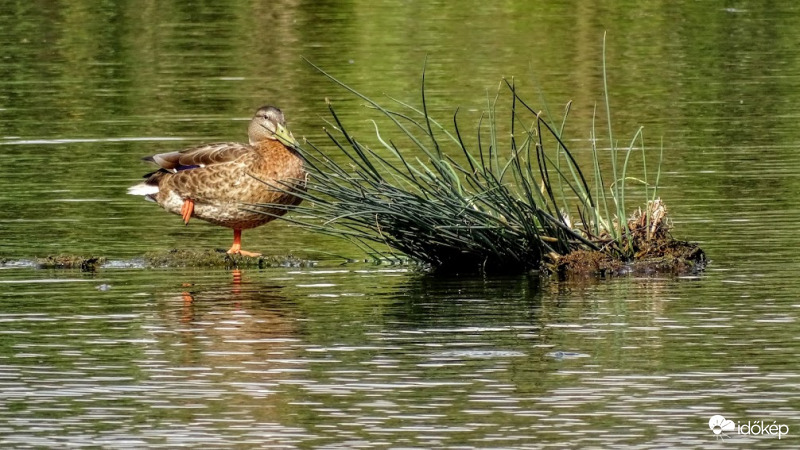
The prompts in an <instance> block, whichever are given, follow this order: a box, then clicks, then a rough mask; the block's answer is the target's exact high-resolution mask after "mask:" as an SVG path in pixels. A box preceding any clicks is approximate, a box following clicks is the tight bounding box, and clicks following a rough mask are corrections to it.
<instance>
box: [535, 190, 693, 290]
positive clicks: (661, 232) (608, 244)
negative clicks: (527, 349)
mask: <svg viewBox="0 0 800 450" xmlns="http://www.w3.org/2000/svg"><path fill="white" fill-rule="evenodd" d="M671 228H672V225H671V223H670V221H669V220H668V218H667V208H666V206H664V204H663V203H662V202H661V200H655V201H653V202H650V203H649V204H648V208H647V211H642V210H641V209H639V210H638V211H636V213H634V214H633V216H632V217H631V218H630V219H628V221H627V229H626V231H625V233H626V234H625V237H624V238H623V239H618V240H613V239H611V238H610V237H608V236H603V237H601V238H598V239H596V242H597V244H598V246H599V248H600V250H585V249H580V250H575V251H573V252H570V253H568V254H566V255H563V256H553V257H551V262H550V263H549V264H547V265H546V270H547V271H549V272H550V273H554V274H556V275H558V276H559V277H561V278H568V277H570V276H583V277H585V276H601V277H603V276H615V275H626V274H635V275H647V274H658V273H671V274H676V275H682V274H696V273H699V272H701V271H703V270H704V269H705V267H706V264H707V262H708V261H707V259H706V254H705V252H703V250H702V249H701V248H700V247H699V246H698V245H697V244H694V243H691V242H686V241H681V240H677V239H675V238H673V237H672V235H671V234H670V229H671ZM623 255H633V257H625V256H623Z"/></svg>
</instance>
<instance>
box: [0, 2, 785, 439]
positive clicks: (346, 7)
mask: <svg viewBox="0 0 800 450" xmlns="http://www.w3.org/2000/svg"><path fill="white" fill-rule="evenodd" d="M640 3H641V2H621V1H613V2H601V3H597V2H592V1H578V2H569V3H567V2H564V3H563V4H559V5H554V4H552V2H541V3H540V2H513V1H512V2H501V3H486V2H457V3H456V2H452V3H445V2H416V1H410V2H403V3H400V4H397V3H394V2H343V3H333V2H331V3H327V2H325V3H316V2H285V3H281V2H272V3H267V2H239V1H229V2H213V3H212V2H206V3H200V4H193V5H183V4H180V2H159V3H155V2H143V3H142V2H111V1H106V2H89V1H70V2H34V3H30V2H29V3H25V4H23V3H19V2H17V3H7V4H5V5H4V6H3V14H0V44H2V45H0V74H1V75H2V76H0V160H2V168H1V169H0V174H2V176H1V177H0V257H2V258H5V259H7V260H10V261H12V262H14V261H21V260H23V261H24V260H26V259H29V258H32V257H37V256H46V255H51V254H57V253H69V254H83V255H87V256H89V255H96V256H106V257H109V258H111V259H113V260H117V261H127V260H128V259H130V258H136V257H138V256H141V255H142V254H144V253H146V252H150V251H165V250H168V249H171V248H193V249H203V248H227V247H228V246H229V245H230V239H231V236H230V231H229V230H226V229H222V228H219V227H214V226H211V225H208V224H203V223H199V222H192V223H191V224H190V225H189V226H188V227H184V226H182V224H181V222H180V218H179V217H178V216H173V215H169V214H167V213H164V212H163V211H162V210H161V209H159V208H158V207H157V206H156V205H154V204H152V203H147V202H144V201H142V200H141V199H140V198H135V197H132V196H127V195H125V189H126V188H127V186H129V185H131V184H133V183H135V182H137V181H138V179H139V177H140V176H141V175H142V174H143V173H144V172H145V171H146V170H147V169H148V167H147V165H146V164H144V163H143V162H141V161H140V158H141V157H142V156H146V155H148V154H152V153H155V152H159V151H165V150H171V149H178V148H182V147H185V146H191V145H194V144H198V143H203V142H213V141H227V140H238V141H243V140H244V139H245V126H246V123H247V120H249V117H250V116H251V115H252V112H253V111H254V110H255V108H257V107H258V106H260V105H262V104H274V105H277V106H279V107H280V108H282V109H283V111H284V112H285V114H286V116H287V120H288V122H289V126H290V128H291V129H292V131H293V133H294V134H295V136H298V137H299V136H306V137H307V138H308V139H309V140H311V141H313V142H315V143H324V142H325V138H324V133H323V131H322V127H323V126H325V125H326V123H325V119H326V118H327V117H328V115H327V111H326V106H325V102H324V100H325V98H329V99H331V100H332V101H333V102H334V104H335V105H336V107H337V110H338V111H339V112H340V114H341V115H342V117H343V118H344V119H345V120H347V121H348V123H351V124H352V127H353V129H354V130H356V132H357V133H358V134H359V136H364V137H365V138H368V137H371V136H372V133H373V131H372V128H371V126H372V125H371V124H370V123H369V122H367V121H366V120H365V118H366V115H365V111H364V109H363V108H362V106H361V104H362V103H363V102H361V101H359V100H357V99H355V98H354V97H353V96H351V95H349V94H347V93H346V92H345V91H343V90H341V89H339V88H337V87H336V86H334V85H333V84H332V83H330V82H329V81H327V80H325V79H324V78H323V77H321V76H320V75H319V74H318V73H317V72H315V71H314V70H313V69H311V68H310V67H309V66H308V65H307V64H306V63H304V62H303V61H302V59H301V56H302V57H305V58H307V59H309V60H311V61H313V62H314V63H315V64H317V65H319V66H321V67H323V68H325V69H326V70H328V71H330V72H331V73H333V74H335V75H336V76H338V77H340V78H341V79H343V80H344V81H346V82H348V83H350V84H352V85H354V86H356V87H357V88H359V89H360V90H362V91H364V92H365V93H367V94H369V95H372V96H375V97H381V96H382V95H383V94H386V95H390V96H393V97H396V98H399V99H401V100H403V101H408V102H412V103H415V104H418V103H419V96H418V92H419V82H420V74H421V71H422V66H423V63H424V61H425V59H426V58H427V80H426V82H427V87H428V95H429V97H428V100H429V107H430V109H431V111H433V113H434V114H435V115H437V116H438V117H441V118H442V120H443V121H445V122H446V121H448V120H449V118H450V117H451V116H452V114H453V112H454V110H455V108H456V107H460V111H461V112H460V113H459V114H460V115H463V120H465V122H464V125H462V127H464V128H463V129H470V126H471V127H472V128H473V129H474V124H475V123H477V119H478V117H479V114H480V111H481V110H483V109H484V108H485V105H486V102H487V96H488V97H490V98H491V97H493V96H494V94H495V92H496V91H497V86H498V85H499V83H500V82H501V80H502V78H503V77H508V78H511V77H514V79H515V81H516V83H517V85H518V86H520V87H521V89H523V91H524V93H525V96H526V97H527V98H529V99H531V101H532V102H534V103H536V104H537V105H538V107H541V108H544V107H545V105H544V103H542V101H541V100H540V95H539V91H541V93H542V97H543V98H544V99H545V100H546V106H547V109H548V110H550V112H551V113H553V115H555V116H558V115H560V111H561V109H562V108H563V105H564V104H565V103H566V102H567V101H569V100H573V102H574V103H573V111H572V114H571V122H570V125H569V128H568V137H569V139H570V140H569V142H570V144H571V145H572V150H573V151H574V152H576V154H577V155H578V157H579V158H583V159H585V158H586V156H587V151H588V140H587V139H588V137H589V129H590V127H591V118H592V109H593V107H594V105H595V103H598V104H601V102H602V92H603V89H602V83H603V79H602V72H601V70H600V61H601V58H600V56H601V51H602V36H603V32H604V31H607V32H608V48H607V64H608V70H609V91H610V94H611V106H612V115H613V121H614V129H615V138H616V139H619V140H620V142H622V143H627V141H628V140H629V139H630V138H631V137H632V135H633V133H634V132H635V131H636V129H637V127H638V126H639V125H644V127H645V128H644V133H645V140H646V142H647V144H648V147H649V148H651V149H654V150H656V149H658V148H659V147H660V146H661V142H662V140H663V147H664V162H663V165H662V178H661V185H662V186H661V196H662V198H663V199H664V200H665V201H666V203H667V205H668V206H669V207H670V213H671V216H672V218H673V220H674V223H675V230H674V234H675V235H676V236H677V237H679V238H685V239H691V240H695V241H698V242H700V243H701V245H702V246H703V248H704V249H705V250H706V252H707V253H708V255H709V257H710V259H711V261H712V262H711V265H710V266H709V268H708V270H707V271H706V272H705V273H704V274H702V275H700V276H697V277H684V278H675V277H659V278H644V279H638V278H621V279H614V280H586V281H584V282H580V283H574V282H573V283H557V282H554V281H546V280H540V279H538V278H536V277H525V276H522V277H510V278H482V277H475V278H466V277H461V278H434V277H431V276H428V275H424V274H419V273H414V272H410V271H408V270H406V269H405V268H403V267H379V266H372V265H368V264H342V262H343V258H342V257H349V256H358V255H359V253H358V251H357V250H356V249H355V248H353V247H352V245H351V244H349V243H347V242H342V241H337V240H333V239H331V238H326V237H320V236H317V235H313V234H309V233H306V232H300V231H299V230H297V229H295V228H293V227H291V226H289V225H288V224H286V223H273V224H269V225H267V226H265V227H263V228H260V229H256V230H252V231H248V232H246V233H245V234H244V242H245V246H246V247H247V248H249V249H252V250H259V251H262V252H264V253H266V254H270V255H286V254H289V253H292V254H294V255H296V256H298V257H300V258H306V259H314V260H317V261H318V264H317V265H316V266H315V267H311V268H288V267H287V268H272V269H264V270H255V269H253V270H244V271H242V272H241V273H239V274H234V273H232V272H229V271H221V270H142V269H126V268H116V269H115V268H105V269H101V270H100V271H99V272H97V273H94V274H87V273H81V272H77V271H74V272H73V271H46V270H34V269H30V268H27V267H15V266H14V265H13V264H12V265H11V266H5V267H3V268H0V445H1V446H3V447H4V448H6V447H7V448H34V447H36V448H41V447H67V446H70V447H92V448H96V447H108V448H125V447H130V448H142V447H162V448H175V447H181V446H183V447H208V448H218V447H238V448H247V447H258V448H263V447H284V448H285V447H302V448H312V447H314V448H316V447H345V448H360V447H369V448H375V447H378V448H382V447H481V448H483V447H495V448H497V447H515V448H519V447H527V448H544V447H592V446H594V447H604V448H607V447H620V446H630V447H636V448H655V447H658V448H663V447H670V446H676V447H678V446H680V447H703V448H708V447H711V448H713V447H714V446H718V447H719V448H723V447H726V446H729V445H730V444H739V445H744V446H745V447H748V448H753V447H764V448H767V447H769V448H772V447H786V448H794V447H796V446H797V444H796V442H797V441H796V438H795V435H797V433H800V407H798V405H800V370H798V366H797V361H798V356H800V355H799V353H800V343H799V342H798V336H800V329H799V328H798V324H797V323H798V312H799V311H800V301H798V294H800V282H798V280H797V276H796V274H797V273H798V268H799V267H798V266H800V264H799V263H798V259H797V257H796V254H797V249H798V248H799V247H800V238H798V233H797V225H796V224H797V223H798V220H799V219H800V210H798V207H797V206H796V202H795V197H796V196H797V195H798V193H800V183H798V181H797V176H796V175H797V174H798V173H800V157H799V156H798V155H800V153H798V151H797V148H798V144H800V130H798V127H797V118H798V117H799V116H800V106H798V105H800V76H799V75H798V74H800V52H798V50H797V49H798V48H800V37H798V34H797V33H796V30H798V29H800V28H799V27H800V8H798V7H796V6H794V5H793V4H789V3H787V4H782V3H781V4H772V3H768V4H761V3H757V2H728V3H724V4H712V3H701V2H647V3H646V4H644V5H642V4H640ZM603 119H604V118H603ZM470 124H472V125H470ZM715 414H721V415H723V416H725V417H726V418H728V419H731V420H733V421H734V422H737V421H738V422H743V423H746V422H747V421H757V420H763V421H765V422H767V423H769V424H772V423H773V421H775V422H776V423H778V424H785V425H787V426H788V427H789V430H790V431H789V435H788V436H784V437H782V439H780V440H778V439H777V437H773V436H769V435H767V436H759V437H753V436H743V435H740V434H738V433H737V432H736V431H733V432H727V434H728V436H729V438H728V441H727V442H717V438H716V436H715V435H714V434H713V433H712V432H711V430H710V429H709V426H708V420H709V418H710V417H711V416H713V415H715Z"/></svg>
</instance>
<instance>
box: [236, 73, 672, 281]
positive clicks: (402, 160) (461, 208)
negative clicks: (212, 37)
mask: <svg viewBox="0 0 800 450" xmlns="http://www.w3.org/2000/svg"><path fill="white" fill-rule="evenodd" d="M309 64H311V63H309ZM311 65H312V66H313V67H314V68H315V69H316V70H318V71H320V72H321V73H322V74H323V75H324V76H326V77H327V78H329V79H330V80H332V81H333V82H335V83H336V84H338V85H340V86H341V87H343V88H344V89H346V90H347V91H349V92H350V93H351V94H353V95H355V96H357V97H359V98H360V99H362V100H363V101H365V102H366V104H367V106H368V107H369V108H370V109H371V110H372V111H373V113H374V114H376V119H378V120H382V121H383V122H382V123H384V124H386V123H388V126H386V125H383V126H382V125H379V123H378V120H372V125H373V128H374V133H375V136H374V139H372V146H370V145H368V144H366V143H365V142H364V141H362V140H361V139H357V138H356V137H355V136H353V135H352V134H351V132H350V131H349V130H348V127H347V126H346V125H345V124H344V123H343V121H342V120H341V117H340V115H339V114H338V113H337V112H336V110H335V108H334V106H333V105H332V104H331V103H330V102H328V108H329V110H330V114H331V122H330V125H331V126H330V127H329V128H326V130H325V132H326V134H327V136H328V138H329V139H330V141H331V143H332V145H329V146H326V147H324V148H323V147H319V146H317V145H315V144H313V143H311V142H308V141H306V142H305V143H304V145H299V144H296V143H295V144H296V147H297V148H298V150H299V151H300V152H301V153H302V155H303V157H304V158H305V161H306V166H307V169H308V172H309V178H308V183H307V188H306V190H304V191H302V192H297V191H294V190H293V191H292V192H293V193H294V194H295V195H297V196H299V197H301V198H302V199H303V200H304V201H303V203H302V204H301V205H299V206H296V207H286V206H280V205H253V206H252V207H253V208H254V209H256V210H261V211H265V213H267V212H266V208H267V207H270V208H275V207H279V208H285V209H291V210H293V211H294V213H293V214H291V215H288V216H283V217H284V219H286V220H289V221H291V222H294V223H296V224H299V225H301V226H303V227H305V228H308V229H311V230H314V231H316V232H320V233H325V234H329V235H334V236H339V237H342V238H346V239H349V240H351V241H352V242H354V243H355V244H356V245H357V246H359V247H360V248H362V249H363V250H364V251H366V252H367V253H369V254H370V255H372V256H373V257H374V258H376V259H390V260H392V259H402V258H405V257H410V258H412V259H413V260H416V261H419V262H421V263H423V264H424V265H426V266H429V267H431V268H434V269H438V270H445V271H492V272H509V271H513V272H519V271H528V270H533V269H536V268H538V267H540V265H541V263H542V262H543V261H545V260H546V259H548V258H549V259H553V258H554V257H557V256H558V255H565V254H567V253H569V252H571V251H573V250H576V249H591V250H600V249H601V248H602V249H604V250H606V251H609V250H608V249H613V251H615V252H617V253H618V254H619V256H620V257H621V258H632V256H633V255H632V254H630V252H631V251H632V246H631V245H626V240H629V239H630V237H629V233H627V228H626V227H624V226H619V223H622V224H626V219H625V217H626V215H625V208H624V206H625V204H624V201H625V199H624V194H625V180H626V179H627V178H626V177H627V171H628V166H629V162H630V156H631V153H632V152H633V150H634V148H635V147H634V144H635V143H637V142H638V143H639V144H641V142H642V140H643V137H642V133H641V129H640V130H639V131H638V132H637V133H636V134H635V136H634V138H633V140H632V141H631V145H630V146H629V147H628V148H627V150H625V159H624V162H623V164H622V166H621V168H620V170H619V172H618V170H617V169H618V168H617V161H616V159H617V152H618V149H617V148H616V146H615V145H614V141H613V140H612V141H611V142H612V146H611V150H610V156H611V159H612V176H613V182H612V183H611V185H610V189H609V191H608V193H606V190H605V188H604V180H603V173H602V171H601V169H600V167H601V166H600V162H599V160H600V159H601V155H600V152H599V151H598V149H597V147H596V135H595V131H594V128H593V129H592V136H591V142H592V156H593V167H592V169H593V172H594V173H593V178H594V188H593V189H592V188H590V183H589V182H588V181H587V178H586V176H585V175H584V172H583V169H582V168H581V167H580V166H579V165H578V163H577V161H576V159H575V158H574V157H573V154H572V152H571V151H570V150H569V148H568V147H567V145H566V144H565V142H564V140H563V139H562V133H563V130H564V124H565V122H566V120H567V116H568V113H569V107H567V108H566V109H565V114H564V117H563V119H562V121H561V125H560V126H559V127H555V126H554V125H552V124H551V123H549V122H548V121H547V120H545V118H544V117H543V116H542V114H541V113H539V112H538V111H536V110H535V109H534V108H532V107H531V106H530V105H529V104H528V103H527V102H526V101H525V100H524V99H523V98H522V97H521V96H520V94H519V93H518V90H517V88H516V86H515V83H514V81H513V80H504V82H503V86H502V87H503V89H501V90H500V91H498V94H497V96H495V97H494V98H490V99H487V109H486V112H485V113H484V114H483V115H482V116H481V119H480V121H479V123H478V127H477V135H476V136H475V137H474V138H473V139H472V140H469V141H470V142H471V144H468V143H467V141H468V139H465V137H464V136H465V135H464V133H463V130H462V128H461V127H460V125H459V118H458V110H456V111H455V113H454V114H453V116H452V124H451V125H445V124H443V123H440V122H439V121H437V120H436V119H434V118H433V117H432V116H431V115H430V114H429V112H428V102H427V98H426V92H425V73H424V70H423V75H422V84H421V106H420V107H414V106H411V105H409V104H406V103H404V102H401V101H399V100H396V99H390V103H391V106H384V105H383V104H381V103H378V102H377V101H375V100H373V99H371V98H369V97H367V96H366V95H364V94H362V93H360V92H358V91H357V90H355V89H354V88H352V87H350V86H348V85H347V84H345V83H343V82H341V81H339V80H338V79H336V78H335V77H333V76H332V75H330V74H328V73H327V72H325V71H324V70H322V69H320V68H319V67H317V66H314V65H313V64H311ZM604 73H605V65H604ZM606 90H607V87H606ZM502 92H505V94H503V98H507V99H508V100H509V102H510V108H509V109H508V113H509V114H510V116H509V117H508V119H509V120H510V122H509V124H510V131H511V133H510V138H509V139H508V140H507V141H505V140H504V139H501V131H500V129H499V128H498V121H499V120H505V119H500V118H499V117H498V101H500V99H501V93H502ZM606 111H607V114H608V113H609V112H610V108H609V107H608V97H607V96H606ZM471 132H473V133H474V132H475V130H472V131H471ZM505 133H507V129H505ZM608 134H609V139H611V132H610V121H609V133H608ZM390 135H391V137H390ZM504 141H505V142H504ZM503 148H505V150H503ZM640 148H641V151H642V155H644V153H645V152H644V146H643V144H642V145H640ZM643 165H644V158H643ZM645 169H646V167H645ZM659 174H660V171H659ZM642 181H643V182H644V183H646V177H644V180H642ZM273 188H275V186H273ZM277 188H279V189H285V190H290V189H292V186H291V185H290V183H286V184H285V185H283V186H279V187H277ZM653 192H654V193H653V198H655V189H653ZM598 200H599V204H598ZM610 203H612V204H613V207H612V208H609V204H610ZM572 218H579V222H577V223H572ZM620 218H621V219H620ZM609 244H611V245H609ZM626 249H628V250H626ZM626 251H627V253H626Z"/></svg>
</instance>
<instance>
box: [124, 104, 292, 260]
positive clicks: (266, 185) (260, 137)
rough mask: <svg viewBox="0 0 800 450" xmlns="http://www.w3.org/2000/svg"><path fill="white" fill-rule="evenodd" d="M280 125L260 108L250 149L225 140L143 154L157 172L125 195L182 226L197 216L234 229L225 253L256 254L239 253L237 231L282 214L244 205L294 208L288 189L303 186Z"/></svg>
mask: <svg viewBox="0 0 800 450" xmlns="http://www.w3.org/2000/svg"><path fill="white" fill-rule="evenodd" d="M285 125H286V123H285V121H284V118H283V113H282V112H281V110H280V109H278V108H276V107H274V106H263V107H261V108H259V109H258V111H256V115H255V116H254V117H253V120H252V121H250V126H249V128H248V134H249V136H250V144H249V145H247V144H238V143H233V142H226V143H220V144H208V145H203V146H200V147H195V148H189V149H186V150H181V151H177V152H168V153H159V154H157V155H153V156H148V157H147V158H144V159H145V161H151V162H154V163H156V164H158V166H159V167H160V169H159V170H157V171H155V172H152V173H149V174H147V175H145V178H147V180H145V181H144V182H142V183H139V184H137V185H135V186H132V187H130V188H128V193H129V194H133V195H143V196H145V198H146V199H148V200H151V201H155V202H157V203H158V204H159V205H161V207H162V208H164V209H166V210H167V211H169V212H171V213H174V214H179V215H180V216H181V217H183V221H184V223H186V224H187V225H188V224H189V219H190V218H191V217H197V218H198V219H201V220H205V221H206V222H211V223H214V224H217V225H222V226H223V227H228V228H233V245H232V246H231V248H230V250H228V253H238V254H241V255H244V256H259V253H252V252H246V251H244V250H242V230H244V229H247V228H255V227H257V226H260V225H264V224H265V223H267V222H269V221H271V220H272V219H274V218H275V217H276V216H280V215H283V214H284V213H285V212H286V210H285V209H266V210H263V211H264V212H261V213H259V212H254V211H252V210H248V209H246V207H247V205H248V204H249V205H252V204H260V203H261V204H263V203H273V204H281V205H291V206H294V205H297V204H299V203H300V201H301V199H300V198H299V197H296V196H294V195H292V194H291V193H290V192H291V190H292V189H296V190H300V189H304V188H305V176H306V172H305V170H304V169H303V160H302V158H301V157H300V155H299V154H298V153H297V151H296V150H295V149H294V148H293V147H292V144H293V143H294V142H295V141H294V138H293V137H292V136H291V134H290V133H289V132H288V131H287V130H286V128H285ZM286 144H288V146H287V145H286ZM265 213H266V214H265Z"/></svg>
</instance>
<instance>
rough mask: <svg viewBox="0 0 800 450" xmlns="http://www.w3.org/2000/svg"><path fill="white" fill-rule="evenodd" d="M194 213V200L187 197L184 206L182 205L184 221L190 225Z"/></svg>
mask: <svg viewBox="0 0 800 450" xmlns="http://www.w3.org/2000/svg"><path fill="white" fill-rule="evenodd" d="M192 213H194V200H192V199H190V198H187V199H186V200H184V201H183V206H181V217H183V223H185V224H186V225H189V219H191V218H192Z"/></svg>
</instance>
